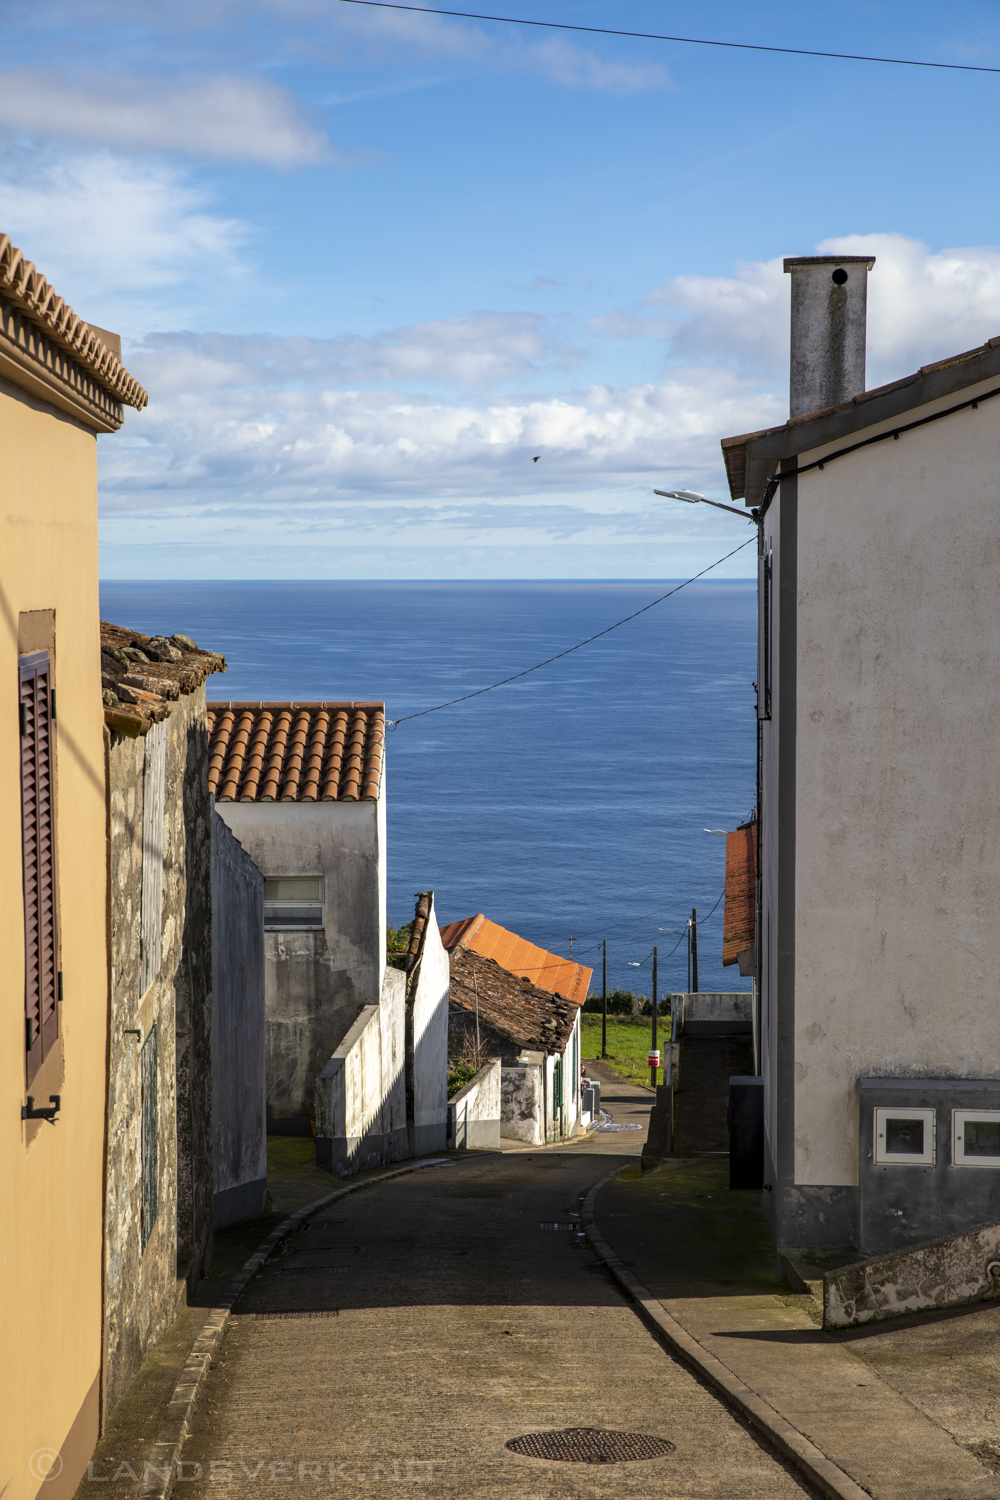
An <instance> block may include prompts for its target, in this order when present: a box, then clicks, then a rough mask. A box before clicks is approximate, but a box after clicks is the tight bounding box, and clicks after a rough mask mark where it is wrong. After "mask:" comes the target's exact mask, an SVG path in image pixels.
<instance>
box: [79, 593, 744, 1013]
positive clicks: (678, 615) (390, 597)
mask: <svg viewBox="0 0 1000 1500" xmlns="http://www.w3.org/2000/svg"><path fill="white" fill-rule="evenodd" d="M669 587H671V584H670V582H669V580H668V581H664V582H662V583H657V582H655V581H650V580H642V581H641V582H629V581H625V582H622V581H614V580H609V581H606V582H605V581H597V582H594V581H582V582H527V583H519V582H500V583H494V582H485V583H476V582H445V583H384V582H382V583H367V582H357V583H354V582H340V581H333V582H327V581H316V582H300V581H295V582H289V581H275V582H220V583H211V582H202V581H199V582H118V581H115V582H106V583H103V584H102V586H101V610H102V614H103V617H104V618H105V619H107V620H111V621H113V622H114V623H115V624H118V625H124V626H127V627H129V628H131V629H134V630H139V631H142V632H144V633H146V634H153V633H163V634H166V635H171V634H173V633H174V632H175V631H178V632H181V633H182V634H184V635H190V636H193V638H194V639H195V640H196V641H197V642H198V644H199V645H200V646H203V647H205V648H207V649H209V650H212V651H220V652H222V654H223V655H224V656H225V657H226V660H227V662H228V664H229V670H228V671H227V673H226V674H225V675H224V676H217V677H213V678H211V679H210V680H209V684H208V688H209V697H210V698H212V699H217V700H229V699H232V700H234V701H235V700H244V699H265V700H266V699H270V700H275V699H277V700H293V701H310V700H317V699H329V700H334V699H357V700H365V699H369V700H371V699H378V700H382V699H384V700H385V704H386V712H387V715H388V717H389V718H390V719H394V720H404V719H406V716H407V715H411V714H420V713H421V711H422V710H424V709H427V708H431V707H433V706H434V705H436V704H439V703H443V702H445V701H446V700H448V699H451V698H457V697H459V696H461V695H462V694H464V693H471V692H474V691H475V690H476V689H477V688H481V687H484V686H486V685H487V684H489V683H492V682H495V681H497V680H498V679H499V678H502V677H507V676H509V675H511V674H512V673H515V672H520V671H522V670H523V669H524V668H525V667H530V666H532V665H533V664H534V663H535V662H539V661H541V660H543V659H544V658H546V657H549V656H552V655H553V654H554V653H556V652H559V651H563V650H565V649H566V648H567V647H569V646H572V645H574V644H575V643H576V642H577V641H580V640H583V639H584V638H585V637H587V636H590V635H593V634H594V633H595V632H596V631H600V630H603V629H604V628H605V627H606V626H608V625H611V624H612V623H613V622H614V621H616V620H619V619H621V618H623V617H624V616H626V615H629V614H631V613H632V612H633V611H635V610H639V609H641V608H642V607H643V606H644V605H646V604H648V603H649V602H650V601H651V600H653V599H655V598H656V597H657V595H659V594H662V593H664V592H666V590H667V589H668V588H669ZM755 601H756V584H755V583H754V582H751V581H743V580H732V581H730V580H725V581H716V582H712V581H702V582H699V583H695V584H692V585H690V586H689V587H687V588H685V589H682V590H681V592H680V593H678V594H676V595H674V596H673V597H672V598H669V599H666V600H665V601H664V602H663V603H661V604H658V605H656V607H655V608H653V609H650V610H649V611H648V612H647V613H645V614H642V615H641V616H640V617H639V618H638V619H635V620H632V621H630V622H629V623H628V624H625V625H623V626H622V627H621V628H620V629H618V630H613V631H612V632H611V633H610V634H609V635H605V636H603V637H602V638H601V639H599V640H596V641H594V642H593V643H592V644H590V645H587V646H584V647H583V649H582V650H580V651H576V652H574V653H573V654H572V655H570V656H567V657H564V658H563V659H562V660H561V661H556V662H553V663H552V664H551V665H550V666H546V667H543V668H542V670H541V671H538V672H534V673H532V674H531V675H530V676H527V677H524V678H522V679H521V680H520V681H517V682H514V683H511V684H510V685H508V686H505V687H500V688H497V689H496V690H495V691H492V692H488V693H485V694H483V695H482V696H479V697H475V698H472V699H471V700H470V701H468V702H465V703H459V704H457V705H455V706H454V707H451V708H445V709H442V710H441V712H438V713H431V714H426V715H425V716H423V717H419V718H412V719H409V720H408V721H407V722H402V723H400V724H399V725H398V727H397V728H395V729H393V730H392V731H391V732H390V733H389V734H388V736H387V745H388V754H387V765H386V796H387V817H388V838H389V862H388V890H389V894H388V909H389V921H390V923H391V924H392V925H393V926H399V925H400V924H402V923H404V922H407V921H409V920H410V918H411V917H412V915H413V897H414V894H415V893H416V892H418V891H423V890H433V891H434V893H435V905H436V909H437V913H438V920H439V921H440V922H441V924H442V925H443V924H444V923H445V922H451V921H455V920H456V919H458V918H461V917H468V916H473V915H474V914H475V913H476V912H479V911H482V912H485V913H486V915H487V916H488V917H490V918H491V919H492V920H493V921H495V922H499V923H500V924H501V925H502V926H504V927H508V928H510V929H511V930H512V931H514V932H518V933H520V934H521V935H522V936H523V937H526V938H529V939H530V940H531V941H532V942H535V943H539V944H540V945H541V946H542V947H544V948H548V949H551V950H552V951H553V952H555V953H561V954H565V955H569V953H570V939H571V938H572V939H573V943H572V952H573V957H574V958H576V959H578V960H579V961H580V962H582V963H586V964H588V965H593V967H594V979H593V981H592V986H591V988H592V991H593V990H596V991H597V992H598V993H599V991H600V983H601V947H600V945H601V941H602V939H606V940H607V944H608V985H609V988H613V987H615V986H621V987H622V988H624V989H632V990H635V991H636V992H637V993H642V994H646V995H648V994H649V993H650V979H651V974H650V960H651V956H652V949H653V946H654V944H655V945H656V946H657V948H658V951H659V976H660V992H661V994H662V993H665V992H667V991H669V990H676V989H684V988H685V987H686V984H687V944H686V937H685V923H686V921H687V918H688V917H689V916H690V915H691V909H692V907H696V908H697V909H698V915H699V941H698V948H699V981H700V987H701V989H703V990H733V989H747V988H748V987H749V980H743V979H741V978H740V976H739V972H738V970H737V969H736V967H735V966H731V967H729V968H726V969H724V968H723V967H722V905H721V904H720V903H719V898H720V896H721V894H722V890H723V885H724V877H725V840H724V839H722V838H720V837H718V836H717V835H715V834H712V833H706V832H705V831H704V830H705V829H730V828H735V827H736V825H737V824H738V823H740V822H742V821H743V820H744V819H745V818H746V817H747V815H748V814H749V812H750V810H751V808H752V806H753V801H754V744H755V740H754V729H755V720H754V691H753V686H752V681H753V678H754V675H755V665H756V658H755V651H756V648H755V629H756V603H755ZM702 924H703V925H702ZM672 950H673V951H672Z"/></svg>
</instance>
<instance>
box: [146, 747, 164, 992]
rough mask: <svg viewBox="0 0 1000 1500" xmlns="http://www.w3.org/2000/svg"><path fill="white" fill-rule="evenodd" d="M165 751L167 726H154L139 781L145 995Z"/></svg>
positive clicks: (154, 966)
mask: <svg viewBox="0 0 1000 1500" xmlns="http://www.w3.org/2000/svg"><path fill="white" fill-rule="evenodd" d="M166 751H167V726H166V724H165V723H160V724H154V725H153V727H152V728H151V729H150V731H149V733H148V734H147V735H146V763H145V770H144V774H143V779H142V916H141V928H140V935H141V940H142V979H141V981H140V993H142V994H145V992H146V990H148V989H149V986H150V985H151V984H152V982H153V980H154V979H155V978H156V976H157V974H159V972H160V942H161V936H162V931H163V801H164V783H165V779H166Z"/></svg>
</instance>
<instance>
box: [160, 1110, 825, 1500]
mask: <svg viewBox="0 0 1000 1500" xmlns="http://www.w3.org/2000/svg"><path fill="white" fill-rule="evenodd" d="M612 1093H618V1094H619V1098H618V1100H617V1101H616V1100H614V1099H612V1098H610V1097H608V1095H611V1094H612ZM605 1102H606V1104H607V1105H608V1106H609V1107H610V1112H611V1113H612V1114H613V1115H614V1116H615V1117H616V1118H617V1120H618V1121H619V1122H620V1123H629V1122H631V1121H636V1122H640V1123H642V1122H643V1117H644V1112H646V1111H648V1108H649V1102H650V1096H649V1095H648V1094H644V1093H643V1091H641V1090H633V1089H630V1088H628V1086H627V1085H621V1086H620V1088H615V1087H612V1088H611V1089H609V1090H608V1091H607V1094H606V1098H605ZM643 1139H644V1131H643V1130H637V1131H627V1132H619V1133H610V1134H604V1135H596V1136H595V1135H590V1136H588V1137H586V1138H584V1139H583V1140H580V1141H578V1142H571V1143H568V1144H567V1145H564V1146H561V1147H556V1148H548V1149H537V1150H535V1151H524V1150H518V1149H516V1148H515V1149H512V1150H511V1151H509V1152H505V1153H503V1154H502V1155H487V1154H482V1155H480V1154H475V1155H472V1156H470V1157H468V1158H466V1159H463V1160H461V1161H460V1162H458V1163H457V1164H451V1163H449V1164H444V1165H441V1166H440V1167H436V1168H430V1169H426V1170H424V1171H422V1172H420V1173H417V1174H415V1175H413V1176H407V1177H400V1178H397V1179H395V1180H393V1181H391V1182H386V1183H384V1184H381V1185H379V1186H378V1187H375V1188H373V1189H372V1190H371V1191H369V1192H366V1193H361V1194H358V1195H356V1196H354V1197H350V1198H347V1199H345V1200H344V1201H343V1202H342V1203H339V1204H334V1205H332V1206H331V1208H330V1210H328V1211H327V1210H324V1211H323V1212H321V1213H320V1214H319V1215H317V1216H316V1217H315V1218H314V1219H313V1220H312V1222H311V1224H310V1225H309V1226H308V1227H307V1228H304V1229H303V1230H302V1231H301V1232H299V1233H298V1234H296V1235H295V1236H294V1237H293V1238H292V1239H291V1241H290V1242H289V1243H288V1245H287V1248H286V1253H284V1254H282V1255H280V1256H279V1257H277V1259H276V1260H275V1262H274V1263H272V1264H271V1265H269V1266H268V1267H267V1268H266V1269H265V1270H264V1271H263V1272H262V1274H261V1275H260V1276H259V1277H258V1278H257V1280H256V1281H255V1282H253V1283H252V1285H251V1286H250V1287H249V1289H248V1292H247V1294H246V1295H245V1296H244V1298H243V1299H242V1301H241V1302H240V1303H239V1304H238V1305H237V1308H236V1310H235V1314H234V1317H233V1319H232V1321H231V1323H230V1325H229V1328H228V1330H227V1332H226V1334H225V1337H224V1340H223V1344H222V1348H221V1351H220V1355H219V1358H218V1360H217V1362H216V1364H215V1366H214V1367H213V1369H212V1371H211V1373H210V1374H209V1376H208V1380H207V1383H206V1387H205V1393H204V1397H203V1399H202V1402H201V1405H200V1408H199V1410H198V1412H197V1414H196V1417H195V1422H194V1431H193V1435H192V1436H191V1438H190V1439H189V1440H188V1442H187V1444H186V1447H185V1450H184V1469H183V1471H182V1483H181V1484H179V1485H178V1491H179V1492H182V1493H184V1494H188V1495H190V1496H191V1497H192V1500H195V1497H200V1496H202V1495H209V1494H211V1495H220V1494H224V1495H227V1496H233V1497H234V1500H235V1497H240V1500H242V1497H244V1496H246V1497H249V1496H259V1495H262V1494H271V1495H273V1494H275V1493H278V1494H280V1493H281V1491H280V1490H277V1491H276V1490H275V1488H274V1487H275V1486H277V1485H280V1484H291V1485H293V1486H297V1488H296V1490H295V1493H297V1494H302V1493H303V1486H305V1493H307V1494H313V1493H315V1492H316V1491H317V1489H319V1490H320V1491H321V1492H324V1493H329V1492H331V1491H333V1492H337V1491H339V1492H343V1493H346V1494H352V1493H356V1492H357V1490H358V1489H359V1488H360V1489H363V1490H366V1491H373V1492H375V1493H388V1494H393V1493H396V1492H397V1490H398V1489H399V1487H400V1486H409V1485H419V1486H420V1488H419V1489H418V1490H417V1491H416V1493H418V1494H425V1495H427V1496H434V1497H442V1500H444V1497H449V1500H450V1497H456V1500H457V1497H468V1496H474V1495H482V1496H491V1495H496V1496H503V1497H505V1500H506V1497H511V1500H538V1497H542V1496H546V1497H548V1496H553V1497H555V1496H558V1497H563V1496H565V1497H570V1496H572V1497H574V1500H577V1497H590V1496H602V1497H603V1496H609V1497H611V1496H613V1497H616V1500H617V1497H619V1496H630V1495H631V1496H637V1497H640V1496H641V1497H643V1500H651V1497H656V1496H660V1495H662V1496H671V1497H689V1500H702V1497H705V1500H708V1497H717V1500H755V1497H761V1500H765V1497H766V1500H784V1497H786V1496H789V1497H790V1496H802V1495H809V1494H812V1493H813V1492H812V1491H811V1490H810V1489H809V1488H808V1486H807V1485H806V1484H805V1483H804V1482H803V1481H802V1479H801V1478H800V1477H798V1476H797V1474H796V1473H794V1472H793V1471H792V1470H791V1469H790V1468H789V1467H788V1466H787V1465H786V1464H785V1463H784V1462H783V1461H782V1460H780V1459H778V1458H777V1457H776V1456H775V1455H774V1454H773V1453H772V1452H771V1451H769V1449H768V1448H767V1447H766V1446H765V1445H764V1444H763V1443H762V1442H761V1441H760V1440H759V1439H758V1438H757V1437H756V1436H755V1435H754V1434H753V1432H751V1431H750V1430H748V1428H747V1426H746V1425H745V1424H744V1423H743V1422H742V1421H741V1420H740V1419H739V1418H738V1417H736V1416H735V1415H734V1414H733V1413H732V1412H731V1411H730V1409H729V1408H727V1406H726V1405H724V1404H723V1403H722V1402H721V1401H720V1400H719V1399H718V1398H717V1397H716V1396H714V1395H713V1394H712V1393H711V1392H710V1391H708V1390H707V1389H706V1388H705V1387H704V1386H703V1385H702V1384H701V1383H700V1382H699V1381H698V1380H697V1379H696V1378H695V1376H694V1375H692V1374H691V1373H690V1371H689V1370H688V1369H687V1368H686V1367H685V1366H684V1365H682V1364H681V1363H679V1362H678V1361H676V1360H675V1359H673V1358H672V1357H671V1356H670V1355H669V1354H668V1353H666V1352H665V1350H664V1349H663V1347H662V1345H661V1344H660V1343H659V1341H658V1340H656V1339H655V1338H654V1337H653V1336H652V1335H651V1334H650V1333H649V1332H648V1331H647V1329H646V1328H645V1326H644V1325H643V1323H642V1322H641V1321H640V1320H639V1319H638V1318H637V1317H636V1315H635V1312H634V1310H633V1308H632V1306H631V1305H630V1304H629V1303H628V1302H627V1301H626V1300H625V1298H624V1297H623V1296H622V1295H621V1293H620V1291H619V1290H618V1288H617V1287H616V1285H615V1284H614V1282H613V1280H612V1278H611V1277H610V1276H609V1275H608V1274H607V1272H606V1271H605V1270H604V1269H603V1268H602V1267H601V1265H600V1264H599V1263H598V1262H597V1261H596V1259H595V1257H594V1255H593V1252H592V1251H591V1250H590V1249H589V1247H588V1246H587V1244H586V1242H585V1240H584V1239H583V1237H582V1236H581V1235H579V1234H578V1233H577V1227H578V1225H579V1214H580V1212H581V1203H582V1200H583V1198H584V1196H585V1194H586V1193H587V1191H588V1190H589V1188H590V1187H591V1186H592V1185H593V1184H594V1183H595V1182H597V1181H598V1180H600V1179H601V1178H602V1177H604V1176H605V1175H606V1174H607V1172H608V1170H609V1169H611V1168H613V1167H614V1165H615V1164H616V1162H620V1163H621V1164H622V1165H623V1166H626V1167H627V1169H628V1170H630V1171H632V1172H636V1173H637V1172H638V1162H637V1160H636V1158H637V1155H638V1152H639V1150H640V1149H641V1145H642V1141H643ZM553 1225H558V1226H560V1227H558V1228H553V1227H550V1226H553ZM567 1226H569V1227H567ZM571 1427H586V1428H602V1429H609V1430H615V1431H624V1432H629V1433H638V1434H648V1435H652V1436H655V1437H659V1438H665V1439H668V1440H669V1441H671V1442H673V1443H674V1444H675V1445H676V1451H675V1452H673V1453H672V1454H669V1455H668V1456H664V1457H659V1458H655V1459H651V1460H643V1461H639V1462H630V1463H616V1464H609V1465H592V1464H577V1463H573V1464H569V1463H562V1462H549V1461H546V1460H544V1459H538V1458H529V1457H524V1456H521V1455H519V1454H516V1453H513V1452H511V1451H510V1450H509V1449H507V1448H506V1447H505V1444H506V1443H507V1442H508V1441H509V1440H511V1439H513V1438H516V1437H518V1436H521V1435H524V1434H528V1433H533V1432H539V1431H546V1430H551V1429H564V1428H571ZM331 1465H332V1468H331Z"/></svg>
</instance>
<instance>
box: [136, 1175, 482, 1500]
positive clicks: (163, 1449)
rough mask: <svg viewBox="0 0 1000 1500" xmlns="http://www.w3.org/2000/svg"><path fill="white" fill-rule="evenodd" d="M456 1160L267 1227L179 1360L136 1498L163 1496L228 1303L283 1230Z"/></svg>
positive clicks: (340, 1192)
mask: <svg viewBox="0 0 1000 1500" xmlns="http://www.w3.org/2000/svg"><path fill="white" fill-rule="evenodd" d="M458 1160H460V1158H453V1157H434V1158H433V1159H431V1160H426V1161H420V1160H417V1161H413V1162H407V1164H406V1165H405V1166H402V1167H396V1168H395V1169H394V1170H393V1171H391V1172H383V1173H382V1174H381V1175H380V1176H378V1177H370V1178H369V1179H368V1180H367V1181H366V1182H354V1183H351V1184H350V1185H349V1186H347V1187H343V1188H338V1189H337V1191H336V1192H333V1193H327V1195H326V1197H325V1198H317V1200H316V1202H315V1203H307V1204H306V1205H305V1206H304V1207H303V1208H297V1209H296V1210H295V1212H294V1213H293V1214H289V1216H288V1218H287V1219H282V1221H281V1223H280V1224H279V1225H278V1227H277V1229H274V1230H272V1231H271V1233H270V1234H269V1235H268V1237H267V1239H266V1240H264V1242H263V1244H261V1245H258V1247H257V1249H256V1250H255V1251H254V1253H253V1255H251V1257H250V1259H249V1260H248V1261H247V1262H246V1264H245V1265H244V1266H243V1268H242V1269H241V1270H240V1271H238V1272H237V1273H236V1275H235V1276H234V1277H233V1278H232V1280H231V1281H229V1282H227V1284H226V1289H225V1291H224V1292H223V1294H222V1296H221V1297H220V1298H219V1300H218V1302H217V1303H216V1304H215V1306H214V1307H212V1308H211V1309H210V1310H209V1313H208V1316H207V1317H206V1319H205V1321H204V1323H203V1324H202V1326H201V1330H200V1332H199V1333H198V1335H197V1337H196V1338H195V1340H194V1343H193V1344H192V1346H191V1353H190V1354H189V1355H188V1357H187V1360H186V1361H185V1364H184V1368H183V1370H182V1371H181V1373H180V1378H179V1379H178V1381H177V1384H176V1385H175V1386H174V1393H173V1395H172V1396H171V1398H170V1404H169V1405H168V1407H167V1414H166V1416H165V1418H164V1420H163V1422H162V1423H161V1425H160V1430H159V1432H158V1433H157V1436H156V1442H155V1443H154V1444H153V1447H152V1450H151V1452H150V1454H149V1457H148V1458H147V1459H146V1461H145V1466H144V1469H143V1473H144V1475H145V1476H147V1477H146V1479H145V1481H144V1483H143V1485H142V1487H141V1489H140V1490H139V1500H169V1496H170V1495H171V1493H172V1492H173V1488H174V1485H175V1483H176V1481H177V1471H178V1465H179V1464H180V1463H181V1462H182V1460H181V1450H182V1448H183V1446H184V1441H185V1439H186V1438H187V1437H188V1436H189V1435H190V1432H191V1418H192V1417H193V1416H194V1410H195V1407H196V1406H197V1404H198V1397H199V1396H200V1395H201V1391H202V1387H203V1386H204V1384H205V1379H206V1377H207V1375H208V1372H209V1370H210V1369H211V1368H212V1361H213V1360H214V1358H215V1354H216V1351H217V1350H218V1347H219V1344H220V1343H221V1342H222V1335H223V1334H224V1333H225V1331H226V1325H227V1324H228V1322H229V1319H230V1316H231V1315H232V1310H233V1305H234V1303H235V1302H236V1300H237V1298H238V1297H239V1296H240V1295H241V1294H242V1292H243V1291H244V1289H245V1288H246V1287H247V1285H248V1284H249V1283H250V1282H251V1281H252V1280H253V1279H254V1277H255V1276H256V1275H257V1273H258V1271H260V1270H261V1269H262V1268H263V1267H264V1266H265V1265H266V1264H267V1262H268V1260H270V1258H271V1255H272V1254H273V1252H274V1250H275V1248H276V1247H277V1246H278V1245H279V1244H280V1243H281V1241H282V1240H283V1239H285V1237H286V1236H287V1235H289V1234H292V1233H293V1232H294V1231H295V1230H296V1229H297V1228H298V1227H299V1225H300V1224H301V1223H302V1222H303V1221H304V1220H305V1219H308V1218H311V1217H312V1215H313V1214H315V1213H318V1212H319V1211H320V1210H321V1209H323V1208H328V1207H329V1205H330V1204H331V1203H336V1202H337V1201H338V1200H339V1199H341V1198H346V1197H348V1196H349V1195H350V1194H351V1193H359V1192H361V1191H362V1190H363V1189H364V1188H369V1187H377V1186H378V1184H379V1183H382V1182H388V1181H389V1179H390V1178H392V1177H404V1176H406V1175H407V1174H408V1173H410V1172H419V1171H420V1170H421V1169H422V1168H424V1167H430V1166H438V1165H439V1164H440V1163H441V1162H442V1161H447V1162H451V1161H455V1162H456V1163H457V1161H458Z"/></svg>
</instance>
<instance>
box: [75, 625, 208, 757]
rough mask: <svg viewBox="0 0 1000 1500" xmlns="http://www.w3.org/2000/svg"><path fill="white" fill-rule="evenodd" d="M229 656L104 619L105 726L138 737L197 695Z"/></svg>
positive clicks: (182, 637)
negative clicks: (186, 697)
mask: <svg viewBox="0 0 1000 1500" xmlns="http://www.w3.org/2000/svg"><path fill="white" fill-rule="evenodd" d="M225 670H226V661H225V657H222V656H219V654H218V653H217V652H215V651H201V650H199V648H198V647H197V646H196V645H195V643H194V641H192V640H191V639H190V638H189V637H188V636H186V635H172V636H170V637H169V638H167V637H166V636H160V635H142V634H140V632H139V631H137V630H126V629H125V627H124V626H123V625H112V624H110V623H109V622H108V621H107V620H102V621H101V690H102V695H103V699H104V722H105V723H106V724H107V726H108V728H109V729H113V730H115V731H116V733H118V734H124V735H128V736H130V737H131V738H133V739H134V738H136V737H137V736H138V735H144V734H145V733H146V732H147V730H148V729H149V728H150V727H151V726H152V725H153V724H156V723H158V722H159V721H160V720H161V719H166V718H167V717H168V716H169V714H170V711H171V707H170V706H171V704H172V703H175V702H176V701H177V699H178V698H179V697H180V696H181V694H182V693H184V694H186V693H193V692H194V691H195V690H196V688H199V687H201V685H202V683H203V682H204V681H205V680H206V678H208V677H210V676H211V675H212V673H213V672H224V671H225Z"/></svg>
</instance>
